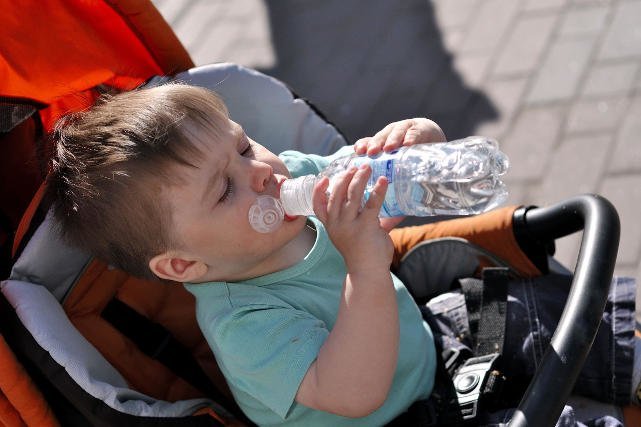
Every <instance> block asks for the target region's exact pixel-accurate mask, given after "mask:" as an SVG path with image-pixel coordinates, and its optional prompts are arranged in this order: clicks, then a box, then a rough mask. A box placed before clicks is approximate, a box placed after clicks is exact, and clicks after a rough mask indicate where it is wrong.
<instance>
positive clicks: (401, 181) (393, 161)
mask: <svg viewBox="0 0 641 427" xmlns="http://www.w3.org/2000/svg"><path fill="white" fill-rule="evenodd" d="M364 163H369V165H370V166H371V168H372V175H371V176H370V179H369V182H368V183H367V187H366V189H365V192H364V195H363V203H365V202H366V201H367V199H368V198H369V195H370V194H371V191H372V189H373V187H374V184H375V183H376V181H377V180H378V177H380V176H385V177H386V178H387V180H388V182H389V186H388V188H387V192H386V194H385V201H384V202H383V206H382V208H381V212H380V216H382V217H394V216H403V215H409V216H431V215H469V214H478V213H482V212H485V211H488V210H490V209H493V208H495V207H497V206H498V205H500V204H501V203H503V202H504V201H505V199H506V198H507V190H506V187H505V185H504V183H503V182H502V181H501V179H500V177H501V176H502V175H503V174H505V172H506V171H507V168H508V159H507V156H506V155H505V154H503V153H502V152H501V151H500V150H499V148H498V144H497V142H496V141H494V140H492V139H489V138H485V137H480V136H471V137H468V138H464V139H460V140H456V141H450V142H444V143H434V144H417V145H412V146H407V147H402V148H400V149H399V150H396V151H394V152H392V153H381V154H380V155H378V156H376V157H374V158H372V157H368V156H357V155H356V154H353V155H348V156H345V157H341V158H338V159H336V160H334V161H333V162H332V163H330V165H329V166H328V167H327V168H325V169H324V170H323V171H321V173H320V174H319V175H317V176H315V175H305V176H302V177H299V178H294V179H288V180H286V181H284V182H283V184H282V186H281V190H280V200H276V199H274V198H272V197H270V196H260V197H259V199H260V198H263V200H260V201H258V200H257V203H256V209H254V206H253V207H252V209H250V223H252V225H254V224H259V228H261V229H260V230H259V228H257V226H254V228H255V229H256V230H258V231H261V232H269V231H272V230H274V229H277V228H278V227H279V226H280V222H279V221H282V216H284V215H285V214H286V215H290V216H296V215H313V214H314V210H313V206H312V192H313V188H314V185H315V184H316V182H317V181H318V180H319V179H320V178H321V177H324V176H326V177H328V178H329V180H330V184H329V188H328V193H331V191H332V187H333V179H332V178H334V177H335V176H337V175H339V174H341V173H343V172H345V171H346V170H347V169H348V168H350V167H352V166H354V167H358V166H360V165H362V164H364ZM270 199H274V200H270ZM259 205H260V207H259ZM252 210H253V211H254V212H253V216H254V219H253V220H252ZM281 210H282V213H281V212H280V211H281ZM257 217H260V218H262V219H261V220H257ZM272 217H273V218H272ZM279 217H280V218H281V219H280V220H279ZM265 218H267V222H265V221H264V219H265Z"/></svg>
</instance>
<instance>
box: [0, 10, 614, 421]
mask: <svg viewBox="0 0 641 427" xmlns="http://www.w3.org/2000/svg"><path fill="white" fill-rule="evenodd" d="M2 3H3V6H4V8H3V10H5V11H12V12H8V14H9V15H13V16H9V17H8V18H10V19H7V20H6V23H5V25H4V26H3V28H2V29H1V30H0V31H1V32H2V40H3V47H2V56H1V60H2V63H0V66H2V67H3V73H4V74H3V75H5V77H4V78H3V81H2V82H0V85H1V86H0V87H1V89H0V96H1V97H2V100H3V103H2V110H1V115H0V126H1V129H0V130H1V132H2V136H1V138H2V143H1V144H0V150H2V152H1V153H0V162H2V165H1V166H0V170H1V171H2V173H3V174H5V175H6V176H5V175H3V178H2V181H1V186H2V193H1V194H2V196H3V206H2V230H1V231H0V232H1V233H2V234H0V244H1V245H2V258H1V261H2V265H1V268H2V279H5V278H6V280H4V281H3V282H2V287H1V288H2V297H1V299H0V332H1V333H2V335H1V336H0V363H1V365H0V370H1V371H0V372H1V373H0V392H1V393H0V423H1V424H2V425H7V426H13V425H16V426H17V425H39V426H40V425H43V426H48V425H51V426H53V425H72V426H75V425H104V426H111V425H122V426H125V425H167V426H178V425H190V426H192V425H196V426H198V425H202V426H216V425H244V424H249V422H248V421H247V420H246V419H245V418H244V417H243V415H242V413H241V412H240V411H239V410H238V408H237V406H236V405H235V403H234V402H233V399H232V397H231V394H230V392H229V389H228V387H227V385H226V383H225V380H224V378H223V377H222V374H221V373H220V371H219V369H218V367H217V365H216V361H215V358H214V356H213V354H211V351H210V350H209V347H208V346H207V344H206V343H205V341H204V339H203V337H202V335H201V334H200V331H199V329H198V326H197V324H196V320H195V316H194V302H193V299H192V297H191V296H190V295H189V294H188V293H187V292H186V291H185V290H184V289H183V288H182V287H181V286H166V285H161V284H159V283H156V282H151V281H145V280H140V279H136V278H133V277H131V276H129V275H127V274H125V273H124V272H122V271H119V270H117V269H114V268H112V267H110V266H108V265H106V264H104V263H103V262H101V261H100V260H96V259H93V258H92V257H90V256H89V255H88V254H85V253H82V252H81V251H78V250H77V249H75V248H73V247H69V246H68V245H66V244H65V243H64V242H62V241H61V240H60V239H59V238H58V236H57V235H56V233H55V232H54V230H53V229H52V225H51V219H50V217H49V216H48V213H47V209H46V206H44V205H43V204H42V203H41V202H42V195H43V185H42V183H43V182H44V178H45V174H46V164H47V153H48V152H49V150H50V148H51V147H47V146H46V145H45V142H44V141H45V140H44V139H43V138H42V136H43V135H44V134H46V132H47V131H49V130H51V129H52V126H53V124H54V123H55V121H56V120H57V119H58V118H59V117H60V116H61V115H62V114H64V113H65V112H67V111H78V110H82V109H84V108H87V107H88V106H90V105H91V104H92V103H93V101H95V99H96V98H97V96H99V94H100V93H102V92H104V91H110V90H120V91H121V90H130V89H133V88H135V87H137V86H139V85H141V84H155V83H156V82H157V81H162V80H164V79H166V77H160V76H174V78H175V79H177V80H179V81H183V82H186V83H190V84H194V85H200V86H205V87H209V88H211V89H213V90H215V91H216V92H217V93H218V94H219V95H220V96H221V97H222V98H223V100H224V101H225V102H226V104H227V106H228V108H229V111H230V115H231V117H232V118H233V119H234V120H235V121H237V122H239V123H241V124H242V125H243V127H244V129H245V131H246V132H247V134H248V135H251V136H252V137H254V138H255V139H257V140H260V141H262V142H264V143H266V145H267V146H268V147H269V148H270V149H271V150H272V151H273V152H280V151H283V150H285V149H292V148H293V149H296V150H299V151H303V152H309V153H318V154H329V153H332V152H334V151H335V150H336V149H338V148H339V147H341V146H343V145H345V144H346V143H347V141H346V140H345V138H344V137H343V136H342V135H341V133H340V132H339V131H338V130H337V129H336V128H335V127H334V126H333V125H332V124H331V123H329V122H328V121H327V120H326V119H325V118H324V117H323V116H322V115H321V114H320V113H319V112H318V111H317V110H316V109H315V108H313V106H311V105H310V104H309V103H308V102H306V101H305V100H303V99H301V98H298V97H297V96H296V95H295V94H293V93H292V92H291V91H290V90H289V89H288V88H287V87H286V86H285V85H284V84H283V83H282V82H280V81H278V80H276V79H273V78H271V77H268V76H266V75H263V74H261V73H259V72H256V71H254V70H250V69H247V68H243V67H240V66H237V65H234V64H215V65H210V66H205V67H198V68H194V67H193V63H192V62H191V60H190V59H189V56H188V55H187V53H186V52H185V50H184V49H183V48H182V46H181V45H180V43H179V42H178V40H177V38H176V37H175V36H174V34H173V33H172V31H171V29H170V28H169V27H168V26H167V24H166V23H165V21H164V20H163V19H162V17H161V16H160V14H159V13H158V12H157V11H156V10H155V9H154V8H153V6H152V5H151V3H149V2H145V1H135V0H119V1H109V2H106V1H98V0H96V1H91V2H87V1H79V0H66V1H62V0H58V1H56V0H50V1H46V2H38V3H36V2H33V3H32V4H29V5H27V6H23V7H22V8H21V9H20V15H21V16H28V17H29V20H28V21H24V22H21V21H20V20H19V19H18V15H19V13H18V12H17V11H15V10H14V7H13V6H12V4H9V2H8V1H6V0H2ZM43 28H46V29H47V30H46V31H47V32H46V34H45V33H43V31H42V29H43ZM20 35H24V36H20ZM5 41H6V42H5ZM61 46H65V49H64V50H65V52H64V61H62V60H61V57H60V53H59V52H60V51H61ZM34 49H38V51H37V52H34ZM274 123H279V124H280V125H279V126H273V124H274ZM472 220H473V219H472ZM458 221H463V222H456V223H455V224H456V227H458V226H459V224H465V221H466V220H458ZM470 224H472V223H470ZM472 226H473V225H472ZM452 227H454V226H452ZM454 228H455V227H454ZM444 229H445V230H449V231H451V229H450V227H449V225H445V226H444ZM512 229H513V230H514V234H512ZM581 229H584V241H583V244H582V248H581V252H580V255H579V261H578V263H577V268H576V271H575V275H574V279H573V284H572V291H571V294H570V298H569V300H568V303H567V306H566V310H565V312H564V315H563V317H562V320H561V322H560V323H559V327H558V329H557V332H556V333H555V336H554V338H553V340H552V344H551V348H550V350H549V351H548V352H547V353H546V356H545V358H544V360H543V362H542V364H541V366H540V368H539V369H538V371H537V373H536V375H535V377H534V379H533V380H532V383H531V385H530V387H529V388H528V390H527V391H526V393H525V395H524V397H523V399H522V401H521V404H520V405H519V408H518V410H517V411H516V412H515V414H514V415H513V417H512V420H511V421H510V425H515V426H525V425H534V426H543V425H553V424H554V422H555V420H556V419H557V418H558V415H559V414H560V412H561V410H562V409H563V405H564V403H565V402H566V400H567V398H568V396H569V395H570V392H571V389H572V385H573V383H574V380H575V379H576V376H577V375H578V372H579V369H580V367H581V365H582V363H583V360H584V359H585V357H586V355H587V353H588V351H589V348H590V345H591V343H592V340H593V338H594V335H595V334H596V330H597V328H598V325H599V320H600V315H601V313H602V311H603V307H604V304H605V300H606V297H607V292H608V287H609V284H610V280H611V277H612V272H613V269H614V261H615V257H616V252H617V245H618V235H619V224H618V217H617V214H616V211H615V210H614V208H613V207H612V205H611V204H610V203H609V202H607V201H606V200H604V199H603V198H601V197H598V196H588V195H586V196H581V197H577V198H574V199H571V200H568V201H565V202H563V203H560V204H558V205H555V206H551V207H548V208H532V209H521V210H518V211H516V213H515V215H514V217H513V219H512V221H510V222H509V223H508V224H506V225H505V230H506V233H507V235H509V236H515V237H512V238H515V239H517V241H519V242H520V243H522V244H523V246H524V247H528V248H529V249H530V250H526V252H529V253H531V254H533V255H532V259H531V262H530V263H529V264H528V266H529V268H531V271H534V272H539V273H545V272H546V271H547V268H548V267H547V263H548V259H547V255H548V254H547V253H546V252H545V251H544V250H542V248H545V247H548V246H549V242H553V241H554V240H555V239H557V238H559V237H562V236H565V235H567V234H570V233H573V232H575V231H579V230H581ZM446 234H447V232H444V235H446ZM463 234H464V233H463ZM457 235H460V234H457ZM481 246H483V245H482V244H481ZM484 255H485V256H484V259H485V260H487V259H490V260H493V262H492V264H500V263H501V260H500V259H499V257H497V256H495V255H493V254H492V253H491V252H487V253H485V252H484ZM423 262H424V252H422V250H421V249H420V248H416V250H413V251H409V252H408V253H407V254H406V256H405V257H404V259H403V262H402V263H401V266H400V267H399V271H398V274H399V275H405V278H406V280H412V277H417V276H420V275H421V274H422V269H423V268H425V266H424V265H423ZM483 262H486V261H481V263H483ZM526 264H527V262H526ZM552 264H553V268H554V263H553V262H552ZM478 267H479V265H478V264H475V263H474V262H472V263H471V264H469V265H467V266H466V268H468V269H469V271H466V272H462V273H461V274H473V273H474V270H476V269H477V268H478ZM533 274H534V273H533ZM169 301H171V304H168V302H169ZM577 329H580V331H578V332H580V333H577ZM550 389H554V390H557V395H556V396H550V395H549V394H548V393H545V392H543V391H545V390H550Z"/></svg>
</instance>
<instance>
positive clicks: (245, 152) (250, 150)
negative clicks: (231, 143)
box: [240, 142, 254, 157]
mask: <svg viewBox="0 0 641 427" xmlns="http://www.w3.org/2000/svg"><path fill="white" fill-rule="evenodd" d="M252 154H254V148H253V147H252V144H251V142H247V147H245V148H244V149H243V151H241V152H240V155H241V156H245V157H249V156H251V155H252Z"/></svg>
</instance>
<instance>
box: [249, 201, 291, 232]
mask: <svg viewBox="0 0 641 427" xmlns="http://www.w3.org/2000/svg"><path fill="white" fill-rule="evenodd" d="M284 218H285V211H284V210H283V206H282V205H281V203H280V200H278V199H276V198H275V197H272V196H258V197H257V198H256V201H255V202H254V204H253V205H251V207H250V208H249V224H250V225H251V226H252V227H253V229H254V230H256V231H258V232H259V233H271V232H272V231H276V230H278V228H280V226H281V224H282V223H283V219H284Z"/></svg>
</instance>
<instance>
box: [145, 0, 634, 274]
mask: <svg viewBox="0 0 641 427" xmlns="http://www.w3.org/2000/svg"><path fill="white" fill-rule="evenodd" d="M154 3H155V4H156V5H157V6H158V8H159V10H160V11H161V13H163V15H164V16H165V17H166V19H167V20H168V22H169V23H170V24H171V25H172V27H173V28H174V30H175V31H176V33H177V34H178V36H179V38H180V39H181V40H182V41H183V43H184V44H185V46H186V47H187V49H188V51H189V52H190V53H191V54H192V57H193V58H194V60H195V62H196V63H197V64H205V63H211V62H220V61H232V62H237V63H240V64H243V65H246V66H250V67H253V68H257V69H260V70H261V71H263V72H266V73H268V74H271V75H274V76H276V77H278V78H280V79H281V80H283V81H285V82H287V83H288V84H289V85H290V86H292V87H293V88H294V89H295V90H296V91H297V92H298V93H299V94H301V95H302V96H305V97H306V98H308V99H310V100H311V101H312V102H314V103H315V104H316V105H317V106H319V108H320V109H321V110H322V111H324V112H325V113H326V115H327V116H328V117H329V118H330V119H331V120H332V121H334V122H335V123H336V124H337V125H338V126H339V127H340V128H341V129H342V130H343V131H344V133H345V134H346V135H347V136H348V137H349V138H350V139H355V138H357V137H360V136H365V135H369V134H371V133H373V132H375V131H376V130H378V129H379V128H381V127H382V126H384V125H385V124H387V123H388V122H390V121H393V120H396V119H400V118H405V117H411V116H427V117H431V118H434V119H435V120H437V121H438V122H439V123H440V124H441V125H442V127H443V128H444V129H445V131H446V134H447V135H448V136H449V137H450V138H456V137H461V136H465V135H469V134H483V135H487V136H491V137H494V138H496V139H498V140H499V142H500V143H501V147H502V149H503V150H504V151H505V152H506V153H507V154H508V155H509V157H510V159H511V170H510V173H509V175H508V177H507V182H508V185H509V188H510V191H511V196H510V202H513V203H532V204H540V205H546V204H550V203H554V202H556V201H559V200H561V199H563V198H565V197H568V196H572V195H575V194H579V193H584V192H597V193H600V194H603V195H604V196H605V197H607V198H608V199H610V200H611V201H612V202H613V203H614V204H615V206H616V207H617V209H618V211H619V214H620V217H621V222H622V235H621V244H620V248H619V257H618V261H617V266H616V272H617V273H618V274H627V275H633V276H635V277H641V226H639V224H638V219H637V218H638V217H639V210H640V208H641V141H640V137H639V135H641V0H519V1H516V0H433V1H427V0H404V1H394V0H386V1H376V2H373V1H371V0H351V1H347V2H346V1H344V0H324V1H322V2H319V1H314V0H268V1H262V0H234V1H233V2H232V1H225V0H194V1H189V2H186V1H185V2H182V1H176V0H154ZM578 242H579V236H571V237H568V238H565V239H561V240H560V241H559V242H558V245H557V246H558V248H557V258H558V259H559V260H560V261H561V262H563V263H564V264H566V265H568V266H570V267H572V266H573V263H574V259H575V257H576V253H577V251H578Z"/></svg>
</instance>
